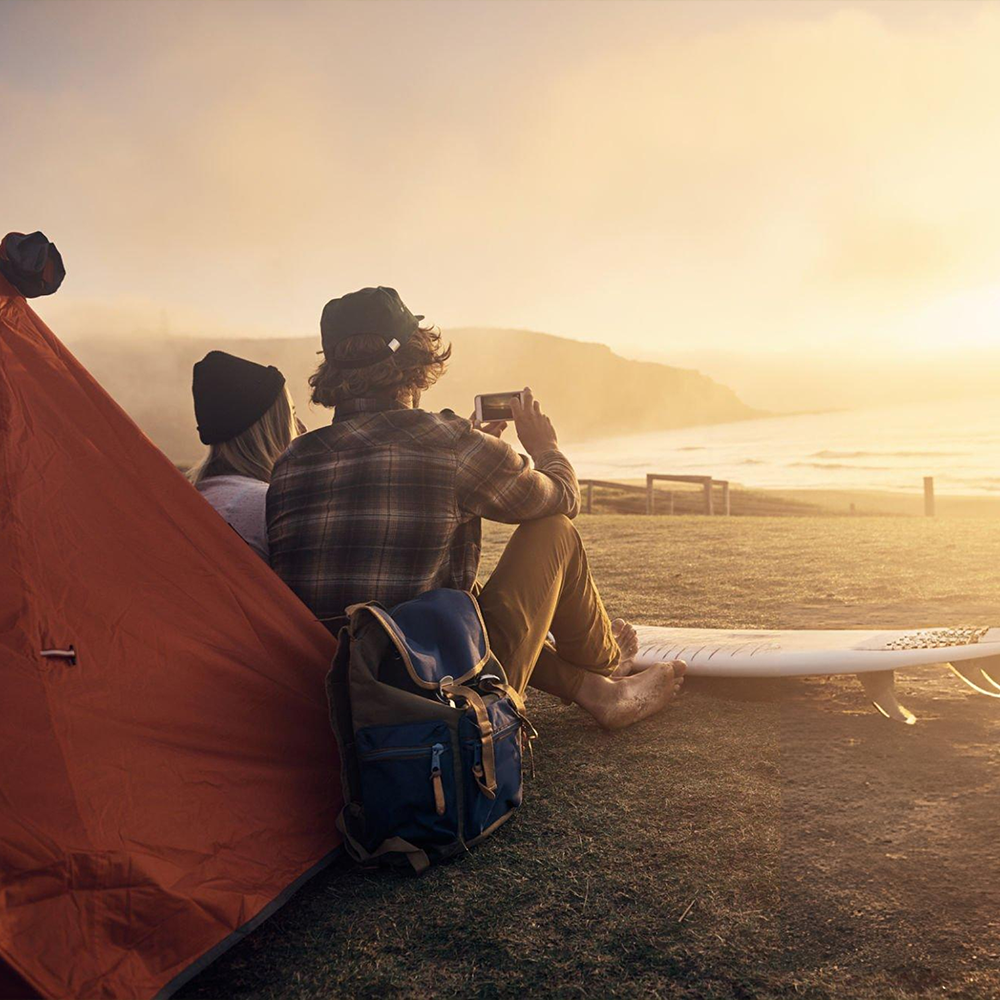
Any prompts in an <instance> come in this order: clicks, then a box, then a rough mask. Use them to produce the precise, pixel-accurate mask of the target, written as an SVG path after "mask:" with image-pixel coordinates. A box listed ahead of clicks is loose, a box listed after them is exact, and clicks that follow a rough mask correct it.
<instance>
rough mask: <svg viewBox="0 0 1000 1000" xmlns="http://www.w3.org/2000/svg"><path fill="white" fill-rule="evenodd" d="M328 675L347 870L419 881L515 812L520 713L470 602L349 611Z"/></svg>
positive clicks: (443, 596)
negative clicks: (401, 870)
mask: <svg viewBox="0 0 1000 1000" xmlns="http://www.w3.org/2000/svg"><path fill="white" fill-rule="evenodd" d="M348 616H349V621H348V624H347V625H346V626H345V627H344V628H343V629H341V632H340V636H339V645H338V649H337V654H336V656H335V658H334V662H333V666H332V668H331V670H330V672H329V674H328V676H327V692H328V695H329V699H330V712H331V721H332V724H333V729H334V732H335V734H336V737H337V742H338V745H339V747H340V757H341V769H342V779H343V787H344V799H345V806H344V809H343V812H342V813H341V815H340V818H339V820H338V826H339V827H340V830H341V832H342V833H343V835H344V841H345V846H346V848H347V850H348V852H349V853H350V854H351V856H352V857H354V858H355V859H356V860H358V861H361V862H369V863H375V862H378V861H385V862H388V863H399V862H409V863H410V865H411V866H412V867H413V869H414V870H415V871H418V872H420V871H423V870H424V869H425V868H426V867H427V866H428V865H429V864H430V862H431V861H432V860H439V859H443V858H447V857H450V856H452V855H455V854H458V853H460V852H462V851H465V850H467V849H468V848H469V847H472V846H473V845H475V844H476V843H478V842H479V841H480V840H482V839H483V838H484V837H487V836H489V835H490V834H491V833H492V832H493V831H494V830H495V829H496V828H497V827H498V826H500V824H501V823H503V822H504V821H505V820H507V819H508V818H509V817H510V816H511V815H512V814H513V812H514V811H515V810H516V809H517V807H518V806H519V805H520V804H521V797H522V777H521V756H522V744H523V742H525V741H526V739H527V738H528V735H529V734H531V735H533V734H534V730H533V729H531V727H530V724H528V723H527V720H526V719H525V716H524V703H523V701H522V699H521V697H520V696H519V695H518V693H517V692H516V691H515V690H514V689H513V688H512V687H511V686H510V685H509V684H508V683H507V677H506V675H505V674H504V671H503V667H502V666H501V665H500V663H499V662H498V661H497V659H496V657H495V656H494V655H493V653H492V652H491V650H490V645H489V637H488V636H487V633H486V627H485V625H484V623H483V618H482V614H481V613H480V610H479V605H478V604H477V602H476V599H475V597H474V596H473V595H472V594H470V593H468V592H467V591H462V590H445V589H441V590H434V591H430V592H428V593H426V594H422V595H421V596H420V597H417V598H415V599H414V600H412V601H406V602H404V603H403V604H399V605H397V606H396V607H395V608H393V609H392V610H391V611H387V610H386V609H385V608H383V607H381V606H380V605H379V604H376V603H368V604H358V605H354V606H353V607H351V608H348Z"/></svg>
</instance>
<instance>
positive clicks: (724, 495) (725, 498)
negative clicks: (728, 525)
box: [722, 480, 732, 517]
mask: <svg viewBox="0 0 1000 1000" xmlns="http://www.w3.org/2000/svg"><path fill="white" fill-rule="evenodd" d="M722 505H723V507H725V509H726V517H729V516H730V515H731V514H732V511H731V510H730V508H729V481H728V480H726V481H725V482H724V483H723V484H722Z"/></svg>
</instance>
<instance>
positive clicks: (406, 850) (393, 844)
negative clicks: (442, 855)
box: [337, 813, 431, 875]
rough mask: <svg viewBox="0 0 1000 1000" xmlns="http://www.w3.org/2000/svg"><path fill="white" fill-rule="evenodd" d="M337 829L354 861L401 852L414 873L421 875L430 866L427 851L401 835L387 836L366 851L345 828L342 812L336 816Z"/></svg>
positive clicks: (370, 859) (372, 859)
mask: <svg viewBox="0 0 1000 1000" xmlns="http://www.w3.org/2000/svg"><path fill="white" fill-rule="evenodd" d="M337 829H338V830H339V831H340V832H341V833H342V834H343V837H344V845H345V846H346V848H347V851H348V853H349V854H350V855H351V857H352V858H354V860H355V861H360V862H362V863H364V862H366V861H374V860H375V859H376V858H380V857H382V855H383V854H402V855H403V856H404V857H405V858H406V860H407V861H409V863H410V867H411V868H412V869H413V872H414V874H415V875H422V874H423V873H424V872H425V871H427V869H428V868H430V866H431V862H430V858H428V857H427V852H426V851H422V850H421V849H420V848H419V847H417V846H416V845H415V844H411V843H410V842H409V841H408V840H404V839H403V838H402V837H387V838H386V839H385V840H383V841H382V843H381V844H379V846H378V847H377V848H376V849H375V850H374V851H366V850H365V849H364V848H363V847H362V846H361V844H360V843H358V841H357V840H355V838H354V837H352V836H351V833H350V831H349V830H348V829H347V824H346V823H345V822H344V814H343V813H341V814H340V815H339V816H338V817H337Z"/></svg>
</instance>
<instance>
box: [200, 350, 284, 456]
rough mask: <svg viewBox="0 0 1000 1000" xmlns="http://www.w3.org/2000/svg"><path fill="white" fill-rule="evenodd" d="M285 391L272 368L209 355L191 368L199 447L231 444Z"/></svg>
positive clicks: (221, 353) (215, 353)
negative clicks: (200, 445)
mask: <svg viewBox="0 0 1000 1000" xmlns="http://www.w3.org/2000/svg"><path fill="white" fill-rule="evenodd" d="M284 387H285V376H284V375H282V374H281V372H279V371H278V369H277V368H275V367H274V366H273V365H268V366H267V367H266V368H265V367H264V365H258V364H254V362H253V361H247V360H245V359H244V358H237V357H235V356H234V355H232V354H226V352H225V351H209V352H208V354H206V355H205V357H204V358H202V360H201V361H199V362H198V363H197V364H196V365H195V366H194V382H193V383H192V386H191V391H192V392H193V393H194V415H195V419H196V420H197V421H198V435H199V437H200V438H201V440H202V443H203V444H221V443H222V442H223V441H231V440H232V439H233V438H234V437H236V436H237V435H238V434H242V433H243V432H244V431H245V430H246V429H247V428H248V427H252V426H253V425H254V424H255V423H256V422H257V421H258V420H260V418H261V417H262V416H264V414H265V413H267V411H268V410H269V409H270V408H271V406H272V404H273V403H274V401H275V400H276V399H277V398H278V396H279V395H280V394H281V390H282V389H284Z"/></svg>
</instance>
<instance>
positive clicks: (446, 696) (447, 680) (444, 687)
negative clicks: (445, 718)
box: [435, 674, 458, 708]
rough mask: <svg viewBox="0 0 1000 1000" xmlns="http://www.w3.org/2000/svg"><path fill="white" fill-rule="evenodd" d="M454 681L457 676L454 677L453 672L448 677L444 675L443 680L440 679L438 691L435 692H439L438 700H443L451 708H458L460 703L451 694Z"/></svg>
mask: <svg viewBox="0 0 1000 1000" xmlns="http://www.w3.org/2000/svg"><path fill="white" fill-rule="evenodd" d="M454 683H455V678H454V677H452V675H451V674H448V676H447V677H442V678H441V680H439V681H438V687H437V691H436V692H435V693H436V694H437V699H438V701H440V702H443V703H444V704H445V705H448V706H449V707H450V708H458V705H457V704H455V699H454V698H452V696H451V687H452V685H453V684H454Z"/></svg>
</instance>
